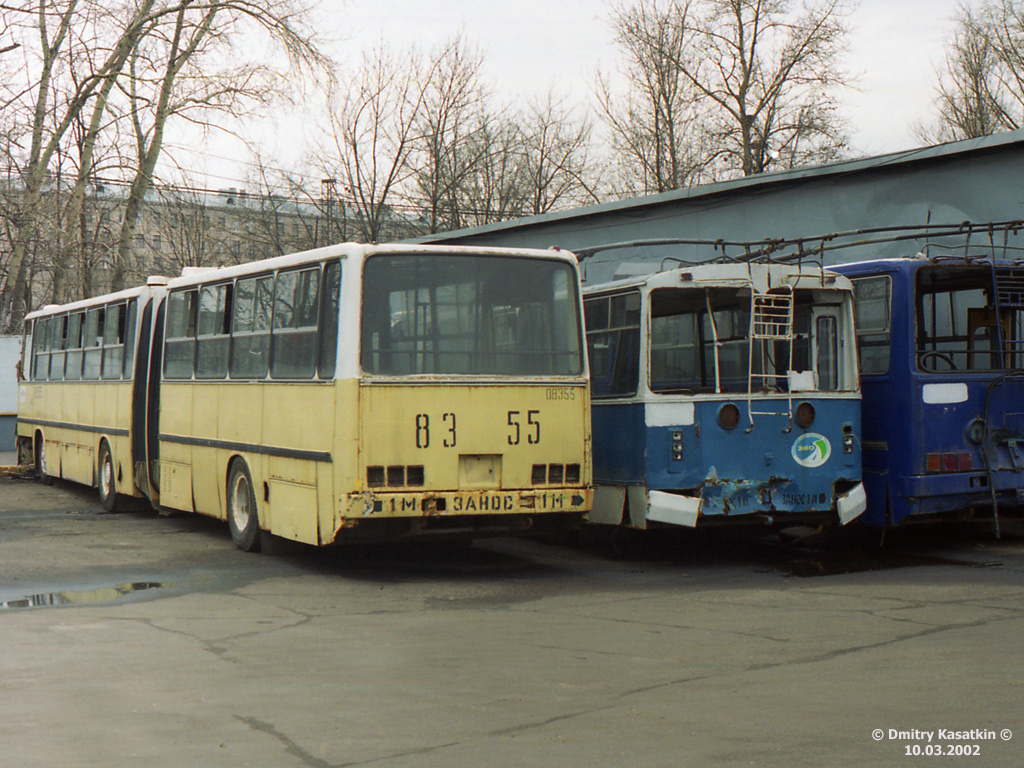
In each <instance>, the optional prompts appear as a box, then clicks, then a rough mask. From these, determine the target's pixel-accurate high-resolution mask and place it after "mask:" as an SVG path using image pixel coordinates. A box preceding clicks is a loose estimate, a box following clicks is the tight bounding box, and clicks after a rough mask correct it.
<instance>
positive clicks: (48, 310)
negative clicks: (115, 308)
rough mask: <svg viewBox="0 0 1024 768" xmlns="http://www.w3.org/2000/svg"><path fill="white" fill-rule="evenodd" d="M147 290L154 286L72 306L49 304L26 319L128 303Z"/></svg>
mask: <svg viewBox="0 0 1024 768" xmlns="http://www.w3.org/2000/svg"><path fill="white" fill-rule="evenodd" d="M147 290H152V286H151V285H139V286H135V287H134V288H126V289H125V290H123V291H118V292H117V293H107V294H104V295H103V296H94V297H93V298H91V299H83V300H81V301H73V302H71V303H70V304H47V305H46V306H45V307H43V308H42V309H37V310H35V311H34V312H29V313H28V314H27V315H25V319H26V320H34V319H35V318H37V317H49V316H50V315H59V314H60V313H62V312H74V311H76V310H79V309H89V308H90V307H98V306H102V305H104V304H111V303H114V302H117V301H127V300H128V299H134V298H135V297H136V296H139V295H140V294H142V293H144V292H146V291H147Z"/></svg>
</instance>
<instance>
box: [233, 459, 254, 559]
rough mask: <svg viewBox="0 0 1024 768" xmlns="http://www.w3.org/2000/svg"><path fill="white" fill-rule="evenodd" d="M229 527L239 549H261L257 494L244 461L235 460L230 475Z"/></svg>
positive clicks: (248, 550) (250, 550) (252, 550)
mask: <svg viewBox="0 0 1024 768" xmlns="http://www.w3.org/2000/svg"><path fill="white" fill-rule="evenodd" d="M228 527H229V528H230V529H231V538H232V540H233V541H234V542H235V544H236V545H237V546H238V548H239V549H242V550H244V551H246V552H255V551H257V550H258V549H259V548H260V521H259V514H258V513H257V511H256V494H255V493H254V492H253V489H252V477H250V475H249V468H248V467H247V466H245V462H244V461H243V460H242V459H235V461H234V463H233V464H232V465H231V472H229V473H228Z"/></svg>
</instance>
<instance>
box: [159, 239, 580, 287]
mask: <svg viewBox="0 0 1024 768" xmlns="http://www.w3.org/2000/svg"><path fill="white" fill-rule="evenodd" d="M380 253H388V254H475V255H495V256H524V257H529V258H546V259H559V260H561V261H566V262H570V263H572V264H573V265H575V264H576V263H577V260H576V255H575V254H573V253H572V252H570V251H565V250H561V249H558V248H552V249H550V250H540V249H537V248H497V247H484V248H481V247H476V246H465V245H390V244H383V245H363V244H359V243H341V244H338V245H329V246H325V247H323V248H316V249H314V250H309V251H301V252H299V253H289V254H286V255H284V256H274V257H273V258H269V259H263V260H261V261H251V262H247V263H245V264H237V265H234V266H230V267H220V268H214V269H203V270H197V271H195V272H191V273H189V274H184V275H182V276H181V277H176V278H174V279H173V280H171V281H170V282H169V283H168V284H167V287H168V289H169V290H173V289H175V288H181V287H183V286H188V285H200V284H204V283H215V282H219V281H221V280H230V279H232V278H234V277H239V276H242V275H249V274H259V273H263V272H272V271H274V270H277V269H285V268H288V267H294V266H301V265H303V264H310V263H315V262H318V261H325V260H327V259H337V258H341V259H357V260H360V261H362V260H365V259H366V258H368V257H370V256H373V255H375V254H380Z"/></svg>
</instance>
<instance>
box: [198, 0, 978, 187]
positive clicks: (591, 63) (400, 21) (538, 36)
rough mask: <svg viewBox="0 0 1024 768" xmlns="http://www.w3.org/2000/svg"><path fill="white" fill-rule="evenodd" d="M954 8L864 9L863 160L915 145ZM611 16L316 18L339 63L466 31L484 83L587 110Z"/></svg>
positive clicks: (556, 11)
mask: <svg viewBox="0 0 1024 768" xmlns="http://www.w3.org/2000/svg"><path fill="white" fill-rule="evenodd" d="M957 2H958V0H860V1H859V3H858V7H857V9H856V11H855V12H854V13H853V15H852V16H851V17H850V19H849V26H850V28H851V30H852V32H851V37H850V51H849V54H848V58H847V61H846V66H847V69H848V70H849V71H851V72H852V73H853V74H855V75H856V76H857V90H856V91H853V90H850V91H849V92H847V93H846V94H845V95H844V96H843V104H844V116H845V118H846V119H847V120H848V122H849V124H850V127H851V131H852V134H853V141H854V149H855V151H856V153H857V154H860V155H874V154H881V153H885V152H891V151H897V150H901V149H906V148H909V147H912V146H916V145H917V143H918V142H916V141H915V139H914V138H913V129H914V126H915V124H917V123H918V122H920V121H922V120H927V119H929V118H930V116H931V103H932V97H933V94H932V87H933V83H934V82H935V71H936V69H937V68H938V67H939V66H940V65H941V64H942V62H943V50H942V43H943V41H944V40H945V39H946V38H947V37H948V35H949V32H950V30H951V28H952V23H951V21H950V19H951V17H952V15H953V13H954V12H955V9H956V6H957ZM607 8H608V5H607V3H606V2H604V0H514V2H503V1H502V0H321V5H320V14H321V15H322V24H321V28H322V30H323V32H324V33H325V35H327V36H329V37H332V38H334V39H335V40H337V41H338V42H336V43H333V44H332V45H331V46H330V50H331V53H332V54H333V55H334V56H335V57H336V58H337V59H338V60H339V61H340V62H341V63H343V64H344V62H346V61H355V60H357V59H358V57H359V56H360V55H361V53H362V51H364V50H366V49H369V48H372V47H373V46H374V44H375V43H377V42H379V41H380V40H382V39H383V40H386V41H387V42H388V43H389V44H391V45H393V46H395V47H398V48H401V47H404V46H407V45H411V44H416V45H418V46H419V47H421V48H422V49H425V50H429V49H430V48H431V47H433V46H434V45H436V44H438V43H440V42H442V41H444V40H446V39H448V38H449V37H450V36H451V35H452V34H454V33H455V32H458V31H460V30H461V31H462V32H463V33H464V35H465V37H466V38H467V39H468V40H470V41H472V42H474V43H476V44H477V45H478V46H479V47H480V48H481V50H482V51H483V53H484V57H485V58H484V74H485V76H486V78H487V79H488V80H489V81H490V82H491V83H493V84H494V85H495V87H496V88H497V89H498V90H500V91H503V92H506V93H507V94H508V95H509V96H510V97H513V98H522V99H526V98H530V97H533V96H543V95H545V94H546V93H547V91H548V90H549V89H552V88H553V89H554V90H555V91H556V92H557V93H560V94H563V95H565V96H566V97H567V98H568V99H569V100H571V101H578V102H581V103H582V102H586V101H588V100H589V99H590V95H591V89H592V84H593V82H594V73H595V72H596V71H597V70H598V69H599V68H600V69H603V70H605V71H614V69H615V67H616V49H615V47H614V45H613V44H612V37H611V31H610V27H609V25H608V23H607V16H608V11H607ZM240 175H241V173H240V174H239V177H240ZM236 178H238V177H236ZM222 183H223V180H218V179H211V184H213V185H219V184H222Z"/></svg>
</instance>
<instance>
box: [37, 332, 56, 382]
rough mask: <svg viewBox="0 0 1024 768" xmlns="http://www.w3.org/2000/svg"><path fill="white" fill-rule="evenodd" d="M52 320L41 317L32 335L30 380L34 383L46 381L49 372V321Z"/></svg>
mask: <svg viewBox="0 0 1024 768" xmlns="http://www.w3.org/2000/svg"><path fill="white" fill-rule="evenodd" d="M52 319H53V318H50V317H41V318H39V319H38V320H36V326H35V331H34V332H33V334H32V348H33V353H32V378H33V379H34V380H35V381H46V379H47V377H48V376H49V372H50V347H49V341H50V321H51V320H52Z"/></svg>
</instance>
